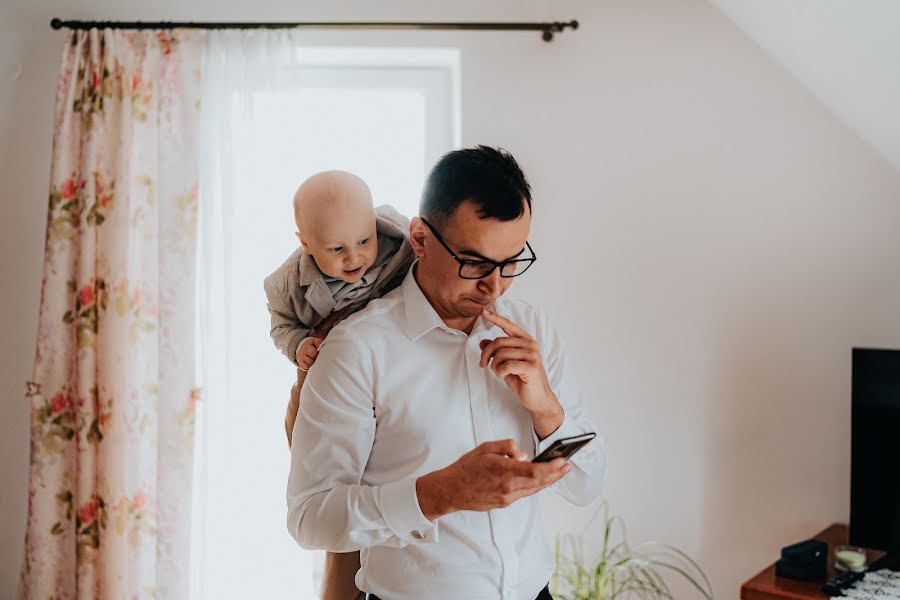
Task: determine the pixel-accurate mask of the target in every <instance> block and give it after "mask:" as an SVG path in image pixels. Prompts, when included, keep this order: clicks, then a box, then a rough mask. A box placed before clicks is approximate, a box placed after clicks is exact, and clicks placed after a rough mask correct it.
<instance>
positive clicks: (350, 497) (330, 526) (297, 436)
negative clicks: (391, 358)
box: [287, 327, 438, 552]
mask: <svg viewBox="0 0 900 600" xmlns="http://www.w3.org/2000/svg"><path fill="white" fill-rule="evenodd" d="M372 369H373V361H372V358H371V356H370V355H369V352H368V351H367V350H366V349H364V348H361V347H360V345H359V344H357V343H356V342H355V341H354V339H353V336H352V334H351V333H350V332H348V331H346V330H345V329H344V328H341V327H339V328H336V329H334V330H332V331H331V333H330V334H329V335H328V337H327V338H325V341H324V342H323V343H322V346H321V347H320V348H319V354H318V357H317V358H316V362H315V364H314V365H313V367H312V368H311V369H310V370H309V373H308V375H307V378H306V382H305V383H304V385H303V389H302V391H301V394H300V410H299V413H298V415H297V420H296V422H295V424H294V433H293V438H292V439H293V443H292V446H291V473H290V476H289V478H288V488H287V506H288V514H287V524H288V530H289V531H290V533H291V535H292V536H293V537H294V539H296V540H297V543H298V544H300V545H301V546H303V547H304V548H307V549H321V550H328V551H331V552H351V551H354V550H360V549H362V548H368V547H371V546H375V545H383V546H394V547H403V546H406V545H407V544H426V543H434V542H436V541H437V540H438V535H437V534H438V529H437V524H436V523H432V522H431V521H429V520H428V519H426V518H425V516H424V515H423V514H422V510H421V508H420V507H419V501H418V498H417V496H416V478H409V479H404V480H400V481H395V482H391V483H388V484H386V485H381V486H370V485H361V484H360V482H361V480H362V476H363V472H364V470H365V467H366V463H367V462H368V459H369V454H370V452H371V450H372V444H373V442H374V439H375V427H376V420H375V416H374V410H373V393H372V386H373V379H374V377H373V372H372Z"/></svg>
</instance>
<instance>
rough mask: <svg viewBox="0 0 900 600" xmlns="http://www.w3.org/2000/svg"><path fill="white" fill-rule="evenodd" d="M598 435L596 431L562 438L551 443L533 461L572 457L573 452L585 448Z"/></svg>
mask: <svg viewBox="0 0 900 600" xmlns="http://www.w3.org/2000/svg"><path fill="white" fill-rule="evenodd" d="M595 437H597V434H596V433H582V434H581V435H573V436H572V437H567V438H561V439H558V440H556V441H555V442H553V443H552V444H550V447H549V448H547V449H546V450H544V451H543V452H541V453H540V454H538V455H537V456H535V457H534V460H532V461H531V462H536V463H539V462H549V461H551V460H553V459H554V458H566V459H568V458H571V456H572V455H573V454H575V453H576V452H578V451H579V450H581V449H582V448H584V446H585V444H587V443H588V442H590V441H591V440H592V439H594V438H595Z"/></svg>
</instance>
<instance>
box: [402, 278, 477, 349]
mask: <svg viewBox="0 0 900 600" xmlns="http://www.w3.org/2000/svg"><path fill="white" fill-rule="evenodd" d="M413 279H415V280H416V285H418V286H419V289H420V290H421V291H422V295H423V296H425V299H426V300H428V304H430V305H431V308H433V309H434V312H436V313H437V315H438V317H440V319H441V321H443V322H444V325H446V326H447V327H449V328H450V329H456V330H457V331H462V332H463V333H465V334H466V335H469V334H470V333H472V329H474V328H475V323H476V321H478V317H451V316H448V315H445V314H443V311H441V309H440V307H439V306H438V305H437V304H436V303H435V301H434V298H435V297H436V295H435V294H432V293H431V290H430V289H429V287H428V283H427V281H426V282H423V280H422V278H420V276H419V265H418V264H417V265H416V266H415V267H414V268H413Z"/></svg>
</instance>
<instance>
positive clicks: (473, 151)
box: [419, 146, 531, 229]
mask: <svg viewBox="0 0 900 600" xmlns="http://www.w3.org/2000/svg"><path fill="white" fill-rule="evenodd" d="M466 201H470V202H472V203H474V204H475V205H476V207H477V208H478V216H479V217H480V218H482V219H497V220H500V221H513V220H515V219H518V218H519V217H521V216H522V215H523V214H524V213H525V207H526V206H527V207H528V211H529V212H531V186H530V185H529V184H528V180H526V179H525V174H524V173H523V172H522V169H521V168H519V164H518V163H517V162H516V159H515V158H513V156H512V154H510V153H509V152H507V151H506V150H503V149H502V148H491V147H489V146H476V147H474V148H464V149H462V150H454V151H452V152H449V153H447V154H445V155H444V156H443V158H441V160H439V161H438V163H437V164H436V165H435V166H434V168H433V169H432V170H431V173H430V174H429V175H428V179H427V181H426V182H425V189H424V190H423V191H422V200H421V201H420V202H419V215H420V216H422V217H424V218H425V219H426V220H427V221H428V222H429V223H431V224H432V225H433V226H435V227H437V228H438V229H440V228H441V227H443V225H444V224H445V223H446V221H447V218H448V217H449V216H450V215H452V214H453V211H455V210H456V209H457V207H458V206H459V205H460V204H462V203H463V202H466Z"/></svg>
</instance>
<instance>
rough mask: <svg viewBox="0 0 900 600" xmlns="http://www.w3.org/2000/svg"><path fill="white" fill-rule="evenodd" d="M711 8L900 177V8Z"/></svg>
mask: <svg viewBox="0 0 900 600" xmlns="http://www.w3.org/2000/svg"><path fill="white" fill-rule="evenodd" d="M710 2H711V3H712V4H713V5H714V6H716V7H717V8H718V9H719V10H721V11H722V12H723V13H724V14H725V15H726V16H728V17H729V18H730V19H731V20H732V21H733V22H734V23H735V24H736V25H737V26H738V27H740V28H741V29H742V30H743V31H744V32H745V33H746V34H747V35H748V36H749V37H750V38H751V39H753V40H754V41H755V42H756V43H757V44H759V45H760V47H762V49H763V50H764V51H766V52H767V53H768V54H769V55H770V56H771V57H772V58H773V59H774V60H775V61H777V62H778V63H780V64H781V65H782V66H783V67H784V68H785V69H786V70H787V71H788V72H789V73H791V74H792V75H793V76H794V77H795V78H796V79H797V80H798V81H800V82H801V83H802V84H803V85H804V86H806V87H807V88H808V89H809V90H810V91H811V92H812V93H813V94H814V95H815V96H816V97H817V98H818V99H819V100H820V101H821V102H822V103H823V104H825V105H826V106H827V107H828V108H829V109H830V110H831V111H832V112H833V113H834V114H835V115H837V117H838V118H840V119H841V120H842V121H843V122H844V123H846V124H847V126H849V127H850V128H852V129H853V130H854V131H856V132H857V134H859V135H860V136H861V137H862V138H863V139H864V140H866V141H867V142H868V143H869V144H870V145H871V146H872V147H873V148H875V150H876V151H878V152H879V153H880V154H881V155H883V156H884V157H885V158H886V159H887V160H888V161H889V162H890V163H891V164H892V165H893V166H894V168H896V169H897V170H898V171H900V1H898V0H710Z"/></svg>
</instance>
